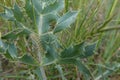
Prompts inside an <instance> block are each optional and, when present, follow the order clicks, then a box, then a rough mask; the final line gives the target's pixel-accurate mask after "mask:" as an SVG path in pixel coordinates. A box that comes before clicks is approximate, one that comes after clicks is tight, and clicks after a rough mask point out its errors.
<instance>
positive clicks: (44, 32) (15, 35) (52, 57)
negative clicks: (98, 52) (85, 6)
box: [0, 0, 110, 80]
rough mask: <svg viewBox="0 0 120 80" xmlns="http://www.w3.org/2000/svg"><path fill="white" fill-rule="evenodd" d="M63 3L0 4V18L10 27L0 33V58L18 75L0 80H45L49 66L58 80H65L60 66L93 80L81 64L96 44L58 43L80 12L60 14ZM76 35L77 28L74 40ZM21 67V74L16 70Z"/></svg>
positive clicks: (31, 0) (28, 1)
mask: <svg viewBox="0 0 120 80" xmlns="http://www.w3.org/2000/svg"><path fill="white" fill-rule="evenodd" d="M65 1H66V2H67V0H25V1H24V3H25V4H24V7H20V5H18V3H17V1H16V2H14V4H13V6H12V7H8V6H7V5H5V4H0V7H2V8H3V10H4V11H3V12H1V13H0V16H1V18H2V19H3V20H4V21H7V22H8V23H9V24H10V25H9V29H8V32H7V33H6V32H5V34H4V33H1V32H0V54H1V55H2V57H3V58H6V59H7V60H9V61H10V62H11V63H13V64H12V66H13V73H17V72H18V73H17V74H13V75H12V76H9V75H8V76H4V75H2V76H0V77H1V78H0V79H5V78H18V79H19V78H20V79H24V80H27V79H28V80H49V79H50V78H49V75H48V74H47V71H46V70H47V69H46V68H47V67H48V66H51V65H52V66H54V67H55V68H56V69H57V70H58V72H59V74H60V78H61V79H62V80H67V78H66V77H65V74H64V70H63V67H62V65H66V64H72V65H74V66H75V67H77V70H78V71H79V72H80V73H81V74H82V75H83V76H84V79H85V80H90V79H92V80H94V76H93V74H92V73H91V71H90V70H89V68H88V67H86V65H84V60H85V59H86V58H88V57H90V56H92V55H93V54H94V51H95V47H96V42H95V43H92V44H87V43H86V42H85V41H81V42H77V43H74V42H73V43H70V44H69V45H68V46H64V45H63V44H62V43H61V40H60V39H59V38H60V36H59V35H60V33H62V32H63V31H65V30H66V29H68V28H70V27H71V25H72V24H73V23H74V22H75V20H76V18H77V16H78V15H79V14H80V11H74V10H67V9H66V11H65V12H66V13H64V14H63V13H62V11H63V9H64V8H67V7H66V6H65ZM109 20H110V19H109ZM109 20H108V22H109ZM77 26H78V25H77ZM104 26H105V24H104V25H103V26H102V27H104ZM100 29H101V28H100ZM100 29H99V31H100ZM79 31H80V29H79V27H77V28H76V34H75V37H76V38H78V36H79V35H78V34H77V33H79ZM103 31H104V30H103ZM101 32H102V31H101ZM94 33H95V32H94ZM94 33H91V35H93V34H94ZM65 36H67V35H66V34H65ZM65 36H64V37H65ZM64 37H63V38H64ZM62 41H64V39H63V40H62ZM14 66H16V67H18V68H15V67H14ZM21 67H22V70H23V71H21V69H19V68H21Z"/></svg>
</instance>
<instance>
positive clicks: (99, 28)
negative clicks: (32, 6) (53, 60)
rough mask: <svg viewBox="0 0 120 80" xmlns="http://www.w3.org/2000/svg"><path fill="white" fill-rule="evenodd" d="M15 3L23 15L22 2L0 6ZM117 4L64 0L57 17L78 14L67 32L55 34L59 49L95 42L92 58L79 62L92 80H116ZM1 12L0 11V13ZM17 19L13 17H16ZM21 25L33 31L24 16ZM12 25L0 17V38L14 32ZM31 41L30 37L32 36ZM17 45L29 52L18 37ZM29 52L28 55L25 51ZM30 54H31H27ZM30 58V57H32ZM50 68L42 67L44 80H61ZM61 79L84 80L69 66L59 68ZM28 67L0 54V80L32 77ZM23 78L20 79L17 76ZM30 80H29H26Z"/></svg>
mask: <svg viewBox="0 0 120 80" xmlns="http://www.w3.org/2000/svg"><path fill="white" fill-rule="evenodd" d="M15 2H16V3H17V4H18V5H19V6H20V8H21V9H22V12H23V14H25V10H24V7H25V0H0V5H1V4H2V5H5V6H7V7H10V8H12V7H13V4H14V3H15ZM119 4H120V1H119V0H65V8H64V10H63V11H62V12H61V13H60V14H64V13H65V12H67V11H69V10H77V11H79V14H78V16H77V19H76V21H75V23H74V24H72V25H71V26H72V27H71V28H69V29H67V30H64V31H63V32H61V33H60V34H59V39H60V41H61V43H62V45H63V46H64V47H65V48H66V47H68V46H70V45H71V44H73V43H75V44H77V43H80V42H83V41H86V42H90V43H92V42H96V41H97V42H98V43H97V48H96V50H95V55H93V56H92V57H90V58H88V59H85V60H83V62H84V63H85V64H86V65H87V67H88V68H89V69H90V71H91V73H92V74H93V76H95V80H120V31H119V30H120V14H119V13H120V5H119ZM3 11H4V9H3V8H2V7H0V12H3ZM16 16H17V15H16ZM24 17H25V18H24V19H22V20H21V22H22V23H23V24H24V25H25V26H27V27H28V28H30V29H33V30H34V31H36V30H35V29H34V24H33V23H32V21H31V20H30V19H29V18H28V17H27V16H26V15H24ZM15 26H16V25H15V24H13V23H12V22H11V21H6V20H4V19H2V18H1V17H0V34H1V35H4V34H6V33H7V32H9V31H12V30H14V29H15ZM32 37H33V38H34V36H32ZM18 41H19V42H18V43H17V45H20V46H21V47H22V49H23V51H25V48H24V46H22V44H21V43H24V44H27V45H29V46H30V47H28V48H27V49H28V51H29V48H32V47H33V46H32V45H31V44H28V42H30V41H25V40H24V39H23V38H22V37H21V38H20V39H18ZM29 52H30V51H29ZM31 54H32V52H31ZM33 56H34V55H33ZM53 66H54V65H51V66H47V67H45V69H46V74H47V76H48V80H61V78H60V75H59V74H58V71H57V70H56V68H54V67H53ZM62 67H63V71H64V75H65V77H66V78H67V79H68V80H77V79H78V80H84V79H82V75H81V74H80V73H79V72H77V68H76V67H75V66H73V65H62ZM31 70H32V69H31V67H30V68H29V69H28V68H27V67H26V65H24V64H19V63H17V62H16V61H10V60H8V59H7V58H6V57H4V56H3V55H2V54H0V80H26V77H28V76H30V77H31V76H33V73H31ZM26 72H27V73H26ZM21 74H24V76H22V77H21V76H20V75H21ZM29 80H32V79H29Z"/></svg>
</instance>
